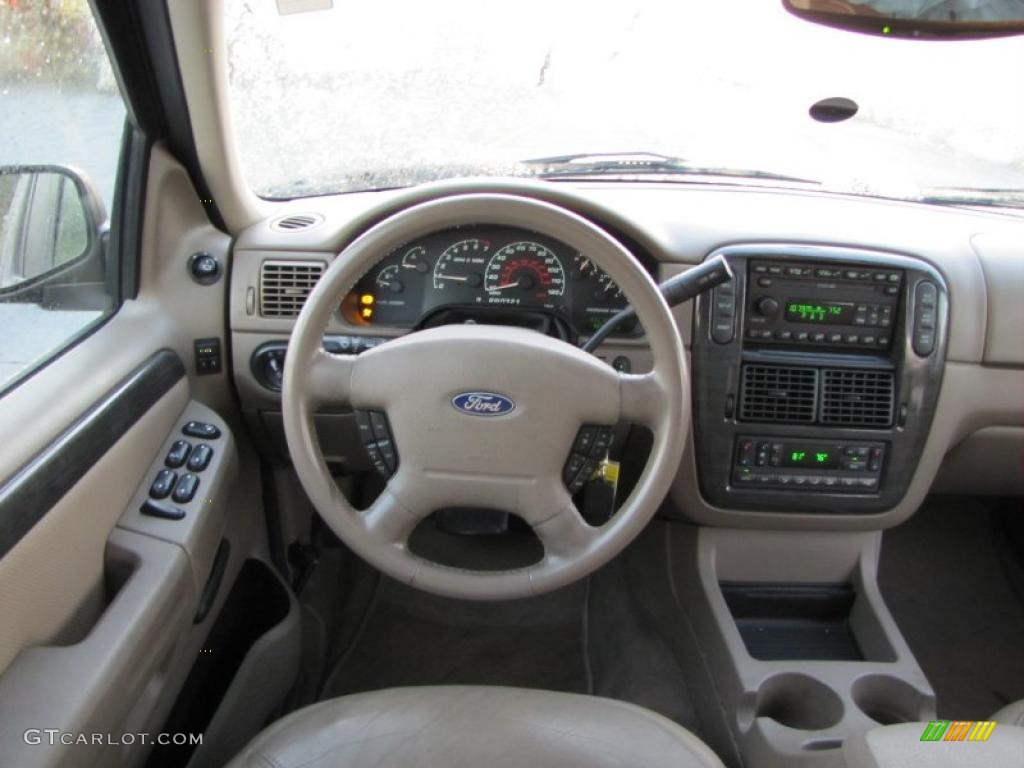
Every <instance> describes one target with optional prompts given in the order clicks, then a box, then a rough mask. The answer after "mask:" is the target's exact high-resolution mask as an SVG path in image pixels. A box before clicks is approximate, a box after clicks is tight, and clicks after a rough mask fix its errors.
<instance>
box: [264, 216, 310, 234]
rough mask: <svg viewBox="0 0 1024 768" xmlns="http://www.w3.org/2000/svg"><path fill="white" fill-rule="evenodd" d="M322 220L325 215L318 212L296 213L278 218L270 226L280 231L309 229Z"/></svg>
mask: <svg viewBox="0 0 1024 768" xmlns="http://www.w3.org/2000/svg"><path fill="white" fill-rule="evenodd" d="M321 221H323V217H322V216H320V215H319V214H316V213H296V214H294V215H292V216H284V217H282V218H280V219H277V220H276V221H274V222H273V223H272V224H271V225H270V226H271V228H272V229H276V230H278V231H279V232H296V231H298V230H300V229H309V228H310V227H312V226H314V225H316V224H319V223H320V222H321Z"/></svg>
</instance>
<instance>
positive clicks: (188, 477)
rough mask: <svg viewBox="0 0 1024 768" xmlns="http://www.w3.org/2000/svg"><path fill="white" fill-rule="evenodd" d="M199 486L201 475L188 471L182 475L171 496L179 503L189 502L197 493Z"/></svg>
mask: <svg viewBox="0 0 1024 768" xmlns="http://www.w3.org/2000/svg"><path fill="white" fill-rule="evenodd" d="M198 488H199V477H198V476H197V475H193V474H192V473H191V472H188V473H186V474H184V475H182V476H181V480H179V481H178V484H177V485H176V486H174V493H173V494H172V495H171V498H172V499H174V500H175V501H176V502H178V503H179V504H187V503H188V502H190V501H192V497H193V496H195V495H196V490H197V489H198Z"/></svg>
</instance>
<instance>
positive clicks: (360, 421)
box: [356, 411, 376, 445]
mask: <svg viewBox="0 0 1024 768" xmlns="http://www.w3.org/2000/svg"><path fill="white" fill-rule="evenodd" d="M356 427H358V428H359V439H360V440H362V442H363V445H370V444H371V443H372V442H373V441H374V440H376V437H375V436H374V434H373V426H372V425H371V424H370V412H369V411H356Z"/></svg>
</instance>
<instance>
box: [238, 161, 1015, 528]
mask: <svg viewBox="0 0 1024 768" xmlns="http://www.w3.org/2000/svg"><path fill="white" fill-rule="evenodd" d="M524 188H525V189H527V190H528V193H529V194H530V195H531V196H534V197H536V198H538V199H543V200H546V201H549V202H552V203H556V204H560V205H563V206H565V207H568V208H570V209H571V210H574V211H575V212H577V213H579V214H581V215H583V216H585V217H587V218H589V219H590V220H592V221H594V222H595V223H597V224H598V225H599V226H602V227H604V228H606V229H608V230H609V231H610V232H612V233H613V234H616V235H618V236H620V237H622V238H625V239H627V240H628V241H631V242H632V243H634V244H635V247H636V248H638V249H641V250H642V251H643V253H644V255H645V256H647V257H649V258H650V259H651V260H653V262H655V263H656V264H657V271H658V274H659V278H660V279H665V278H667V277H669V276H671V275H672V274H674V273H677V272H678V271H680V270H685V269H686V268H688V266H690V265H693V264H696V263H699V262H701V261H702V260H703V259H705V258H706V257H707V256H708V255H709V254H710V253H712V252H713V251H715V250H716V249H718V248H721V247H723V246H727V245H737V244H743V243H772V244H788V245H793V246H802V245H826V246H840V247H847V248H858V249H871V250H878V251H884V252H887V253H891V254H899V255H902V256H907V257H912V258H915V259H918V260H920V261H923V262H925V263H926V264H927V265H930V266H931V267H932V268H934V269H935V270H937V272H938V273H939V275H941V278H942V279H943V280H944V281H945V283H946V285H947V286H948V291H949V321H948V343H947V345H946V365H945V369H944V374H943V377H942V382H941V389H940V394H939V397H938V404H937V407H936V410H935V414H934V419H933V422H932V425H931V430H930V433H929V434H928V438H927V442H926V443H925V447H924V450H923V452H922V455H921V457H920V461H919V462H918V464H917V466H916V470H915V471H914V473H913V477H912V478H911V479H910V482H909V486H908V490H907V492H906V494H905V495H904V496H903V499H902V501H900V502H899V503H897V504H896V505H895V506H894V507H892V508H891V509H889V510H888V511H884V512H880V513H873V514H862V515H834V514H829V513H828V512H827V511H826V510H824V509H823V510H821V512H814V513H796V512H785V511H778V512H764V511H756V512H755V511H745V510H743V509H725V508H720V507H714V506H711V505H710V504H708V503H707V502H706V501H705V500H704V498H703V497H702V494H701V492H700V489H699V485H698V475H697V473H698V470H697V466H696V463H695V458H694V455H695V451H694V450H693V444H692V435H691V443H690V450H688V452H687V455H686V456H685V457H684V460H683V464H682V465H681V467H680V471H679V474H678V476H677V479H676V482H675V485H674V488H673V491H672V493H671V497H670V503H669V504H668V505H667V508H666V512H668V513H670V514H679V515H684V516H686V517H688V518H690V519H693V520H695V521H698V522H702V523H705V524H711V525H726V526H732V527H779V528H831V529H841V528H846V529H866V528H880V527H887V526H890V525H895V524H896V523H898V522H900V521H901V520H903V519H905V518H906V517H907V516H909V515H910V514H912V513H913V511H914V510H915V509H916V508H917V506H918V505H919V504H920V502H921V501H922V500H923V498H924V496H925V495H926V494H927V493H928V492H929V490H930V489H931V488H932V487H933V485H934V486H935V487H936V488H937V489H939V490H941V491H944V492H972V493H982V494H986V493H988V494H999V493H1018V494H1019V493H1024V473H1022V472H1021V470H1020V468H1021V466H1024V338H1022V337H1021V334H1020V331H1021V330H1022V329H1024V305H1022V303H1021V301H1020V298H1019V297H1020V295H1021V289H1022V288H1024V217H1017V216H1011V215H1004V214H997V213H990V212H985V211H975V210H965V209H959V208H949V207H945V208H944V207H938V206H929V205H919V204H914V203H904V202H897V201H884V200H879V199H872V198H859V197H851V196H841V195H831V194H823V193H809V192H803V191H799V192H798V191H782V190H766V189H743V188H738V187H728V186H722V187H714V186H704V185H668V184H636V185H634V184H617V183H598V184H593V183H588V184H580V185H569V184H565V183H532V184H527V185H525V186H524V183H523V182H520V181H517V182H515V183H514V184H512V183H509V184H506V183H505V182H500V181H492V180H478V181H477V180H471V181H459V182H442V183H437V184H431V185H425V186H422V187H416V188H413V189H410V190H403V191H385V192H372V193H358V194H350V195H342V196H332V197H323V198H308V199H304V200H299V201H294V202H292V203H289V204H288V206H287V209H286V210H285V211H284V212H282V213H279V214H278V215H277V216H276V217H275V218H274V219H272V220H268V221H264V222H260V223H259V224H256V225H254V226H252V227H250V228H249V229H247V230H245V231H244V232H242V233H241V235H240V236H239V237H238V239H237V240H236V242H235V244H234V256H233V259H232V273H231V278H230V279H231V287H230V310H229V311H230V327H231V334H232V350H233V352H232V357H233V367H234V376H235V381H236V384H237V386H238V390H239V393H240V396H241V400H242V407H243V410H244V411H245V413H246V416H247V418H248V419H249V420H250V423H251V424H253V425H255V426H256V429H257V432H258V433H261V434H262V435H263V436H264V437H265V438H266V441H267V444H268V445H269V444H272V443H273V442H274V440H275V439H279V434H277V432H278V430H279V426H278V417H276V416H275V412H276V411H277V410H278V409H279V394H278V393H276V392H273V391H271V390H269V389H267V388H266V387H265V386H263V385H262V384H261V383H260V382H259V381H258V380H257V377H256V376H255V375H254V373H253V370H252V365H251V361H252V357H253V354H254V352H255V351H256V350H257V349H258V348H260V346H261V345H263V344H266V343H268V342H272V341H278V342H285V341H287V338H288V335H289V333H290V330H291V327H292V324H293V322H294V321H293V319H291V318H286V317H265V316H263V314H262V313H261V308H262V301H261V299H262V297H261V295H260V289H261V286H260V279H261V269H262V267H263V265H264V264H265V263H266V262H285V263H287V262H297V263H304V264H307V263H308V264H321V265H323V266H324V267H326V265H327V264H329V263H330V262H331V261H332V260H333V259H334V258H336V254H338V253H339V252H341V251H342V250H343V249H344V247H345V246H346V245H347V244H348V243H351V242H352V241H353V240H354V239H356V238H357V237H358V236H359V235H360V234H361V233H362V232H363V231H365V230H366V229H368V228H369V227H370V226H372V225H373V224H375V223H376V222H378V221H380V220H381V219H383V218H385V217H386V216H387V215H389V214H390V213H393V212H395V211H397V210H400V209H402V208H404V207H407V206H409V205H412V204H416V203H418V202H423V201H425V200H429V199H432V198H435V197H438V196H445V195H450V194H457V193H459V192H466V191H487V192H505V191H508V192H513V191H514V192H517V193H522V191H523V190H524ZM288 217H308V219H307V221H310V220H311V221H312V223H311V224H309V226H300V227H299V228H296V229H287V228H282V227H281V221H282V219H284V218H288ZM286 224H287V222H286ZM381 256H382V257H383V256H384V254H381ZM339 298H340V297H339ZM675 314H676V318H677V320H678V322H679V326H680V331H681V333H682V335H683V338H684V341H686V342H687V345H688V346H689V341H690V338H691V334H692V329H691V327H692V320H693V308H692V307H690V306H689V305H682V306H680V307H678V308H677V309H676V311H675ZM327 332H328V333H329V334H343V335H348V336H356V337H358V336H365V335H372V336H375V337H381V338H387V337H390V336H394V335H397V334H399V333H401V331H399V330H395V329H386V328H384V329H380V328H374V329H373V330H372V332H371V331H368V330H367V329H366V328H357V327H353V326H352V325H351V324H349V323H348V322H346V321H345V320H344V319H343V318H342V316H341V314H340V313H337V314H336V315H335V317H334V318H333V319H332V321H331V323H330V325H329V327H328V329H327ZM598 354H599V355H600V356H601V357H603V358H605V359H606V360H608V361H612V360H614V359H616V358H621V357H625V358H627V359H628V360H629V362H630V364H631V365H632V367H633V369H634V370H637V371H641V370H645V369H646V367H648V366H649V364H650V358H649V353H648V352H647V350H646V348H645V345H644V342H643V340H642V339H637V340H633V339H623V340H615V341H614V342H613V343H605V344H604V345H602V346H601V347H600V348H599V350H598ZM323 418H325V419H333V420H334V421H333V422H332V428H331V429H330V430H328V431H329V432H331V433H332V435H333V437H332V438H330V439H331V444H330V446H326V447H325V451H326V452H327V453H328V455H329V457H330V456H332V455H333V458H335V459H336V460H338V461H340V462H341V463H343V464H346V465H348V466H351V467H352V468H356V469H359V468H364V467H363V466H362V465H360V461H359V459H358V457H357V456H356V455H355V454H356V453H358V451H356V446H354V445H353V443H352V441H349V440H346V439H343V438H339V437H338V429H337V428H338V427H339V426H341V427H344V425H345V423H346V422H345V419H346V417H345V415H344V414H329V415H325V416H324V417H323ZM342 431H344V430H342ZM322 439H323V438H322ZM964 445H967V446H970V449H969V450H966V451H965V450H961V447H962V446H964ZM279 458H282V459H283V457H279ZM979 464H980V465H982V466H984V467H985V468H986V471H985V472H977V471H970V470H971V468H972V467H976V466H977V465H979ZM965 470H967V471H965Z"/></svg>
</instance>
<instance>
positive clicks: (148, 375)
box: [0, 146, 265, 768]
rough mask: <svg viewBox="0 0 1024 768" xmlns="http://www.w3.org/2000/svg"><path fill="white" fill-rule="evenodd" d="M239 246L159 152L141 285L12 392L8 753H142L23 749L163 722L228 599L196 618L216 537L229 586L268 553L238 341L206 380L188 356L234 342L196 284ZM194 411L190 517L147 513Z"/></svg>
mask: <svg viewBox="0 0 1024 768" xmlns="http://www.w3.org/2000/svg"><path fill="white" fill-rule="evenodd" d="M229 244H230V240H229V238H228V236H227V235H225V234H224V233H222V232H220V231H218V230H216V229H215V228H213V227H212V226H211V225H210V223H209V220H208V218H207V216H206V213H205V211H204V208H203V205H202V203H201V202H200V201H199V198H198V196H197V195H196V193H195V191H194V189H193V187H192V185H191V183H190V180H189V177H188V174H187V173H186V172H185V171H184V170H183V169H182V167H181V166H180V165H179V164H178V163H177V162H176V161H175V160H174V159H173V158H172V157H171V156H170V155H169V154H168V153H167V152H166V151H165V150H164V149H163V148H162V147H160V146H156V147H154V148H153V151H152V153H151V157H150V164H149V174H148V179H147V186H146V202H145V209H144V214H143V236H142V253H141V254H140V258H139V278H140V280H139V290H138V295H137V297H136V298H134V299H130V300H128V301H125V302H124V303H123V304H122V305H121V307H120V308H119V310H118V311H117V313H116V314H115V315H114V316H113V317H111V318H110V319H109V320H108V321H107V322H106V323H104V324H103V325H102V326H100V327H99V328H98V329H96V330H95V331H94V332H93V333H92V334H91V335H90V336H88V337H87V338H85V339H84V340H82V341H80V342H79V343H78V344H77V345H75V346H73V347H71V348H70V349H68V350H67V351H65V352H64V353H63V354H61V355H60V356H59V357H57V358H56V359H54V360H52V361H51V362H50V363H49V364H48V365H46V366H45V367H43V368H41V369H40V370H38V371H36V372H35V373H34V374H33V375H32V376H31V377H30V378H28V379H26V380H24V381H23V382H22V383H21V384H20V385H18V386H17V387H16V388H15V389H13V390H11V391H9V392H7V393H6V394H5V395H4V396H3V397H0V434H2V435H4V436H5V437H4V439H3V443H2V446H3V447H2V450H0V765H5V766H6V765H18V766H19V768H21V767H23V766H24V767H25V768H28V767H29V766H36V765H38V766H55V765H68V766H75V767H76V768H85V767H86V766H106V765H118V766H126V765H127V766H134V765H139V764H140V763H141V761H142V760H144V758H145V755H146V754H147V752H148V750H149V745H143V744H140V743H138V742H136V743H135V744H134V745H130V746H111V745H104V746H98V747H94V746H88V747H82V746H80V745H71V746H66V745H61V744H59V743H58V744H57V745H54V746H48V745H47V744H46V743H45V742H44V743H43V744H35V745H29V744H26V742H25V739H24V738H23V733H24V730H25V729H26V728H36V727H38V728H60V729H62V730H68V731H70V732H75V733H80V732H84V733H93V732H96V733H111V734H115V735H116V734H122V733H132V732H139V731H141V730H146V731H150V732H152V733H154V735H155V733H157V732H159V728H160V726H161V724H162V722H163V719H164V717H165V716H166V714H167V712H168V710H169V709H170V707H171V705H172V704H173V701H174V699H175V697H176V696H177V693H178V690H179V689H180V687H181V684H182V682H183V681H184V679H185V677H186V675H187V674H188V671H189V668H190V667H191V665H192V663H193V661H194V659H195V655H196V653H197V652H198V649H199V648H200V647H201V646H202V643H203V641H204V639H205V637H206V633H207V632H208V631H209V628H210V626H211V625H212V623H213V622H214V621H215V620H216V617H217V612H218V611H219V610H220V607H221V606H222V605H223V598H224V595H223V594H220V595H219V596H218V597H217V599H216V600H215V601H214V607H213V610H212V611H211V612H210V615H209V616H208V617H207V618H206V619H205V620H204V621H202V622H199V623H196V624H194V623H193V618H194V616H195V613H196V606H197V604H198V601H199V595H200V593H201V591H202V587H203V585H204V583H205V581H206V579H207V578H208V576H209V574H210V572H211V569H212V565H213V559H214V554H215V552H216V551H217V546H218V544H219V542H220V540H221V538H222V537H229V538H232V542H231V543H232V547H231V552H232V558H231V562H230V564H229V565H228V568H227V575H226V576H225V583H226V584H227V585H230V583H231V579H233V578H234V575H235V574H237V572H238V568H239V567H240V562H241V561H242V560H244V558H245V557H247V556H251V555H252V554H254V553H256V554H259V553H261V552H262V551H265V533H263V532H262V530H263V529H262V528H261V525H260V518H259V517H258V515H259V514H260V512H261V509H260V506H259V503H258V498H256V499H254V498H253V496H252V493H251V492H250V491H249V489H251V488H252V487H256V488H258V487H259V483H258V482H256V483H251V482H249V483H236V482H235V478H236V477H237V474H238V468H239V466H240V464H242V463H243V462H241V461H240V459H239V454H238V450H237V448H236V447H235V443H234V440H233V438H232V434H231V428H230V423H229V421H226V420H225V419H224V418H223V416H224V415H228V416H230V414H231V412H232V409H233V404H232V400H231V393H230V389H229V386H228V381H229V378H228V365H227V360H228V350H227V349H226V348H225V349H224V350H223V351H222V357H223V365H222V368H221V370H220V371H218V372H215V373H212V374H202V375H200V373H199V372H198V371H197V370H196V366H195V361H194V344H195V340H197V339H206V338H210V337H219V338H221V339H224V338H225V334H224V323H225V317H226V312H225V293H226V288H225V284H226V281H225V280H224V279H223V277H222V278H221V280H219V281H218V282H216V283H214V284H212V285H201V284H199V283H198V282H196V281H195V280H193V279H192V278H191V276H190V273H189V270H188V263H189V257H190V256H191V255H192V254H194V253H196V252H198V251H205V252H208V253H210V254H211V255H213V256H214V257H215V258H216V259H218V260H219V261H220V263H221V265H222V266H223V267H224V271H225V272H226V267H227V263H228V262H227V259H228V253H229V251H228V248H229ZM188 419H202V420H207V421H211V422H213V423H215V424H217V425H218V427H219V428H220V430H221V432H222V435H223V436H222V437H221V438H220V439H219V440H217V441H215V442H214V444H215V445H216V453H215V456H214V459H213V460H212V461H211V463H210V465H209V466H208V467H207V468H206V469H205V470H203V472H202V479H201V484H200V490H199V493H198V494H197V497H196V499H195V500H194V501H193V502H190V503H186V504H181V505H178V506H181V507H183V508H184V509H185V510H186V512H187V516H186V519H185V520H184V521H180V522H181V525H179V526H175V525H172V524H170V523H166V521H157V520H153V519H150V518H143V517H142V516H141V515H139V514H138V507H139V505H140V504H141V501H142V500H143V499H145V498H146V496H147V495H148V489H149V485H150V484H151V483H152V480H153V477H154V476H155V472H156V471H158V469H159V468H160V467H161V466H162V465H163V461H164V455H165V454H166V451H167V448H168V446H169V444H170V443H171V442H173V440H174V439H176V438H178V437H181V435H180V431H181V428H182V426H183V424H184V422H185V420H188ZM244 471H245V472H247V473H249V477H250V479H251V476H252V473H253V472H254V469H253V464H252V460H251V458H249V457H248V454H246V458H245V460H244ZM229 498H230V499H231V502H230V503H229ZM229 511H230V514H229ZM161 523H164V525H163V526H161ZM232 526H233V527H232ZM226 591H227V590H223V589H222V590H221V592H222V593H223V592H226Z"/></svg>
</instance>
